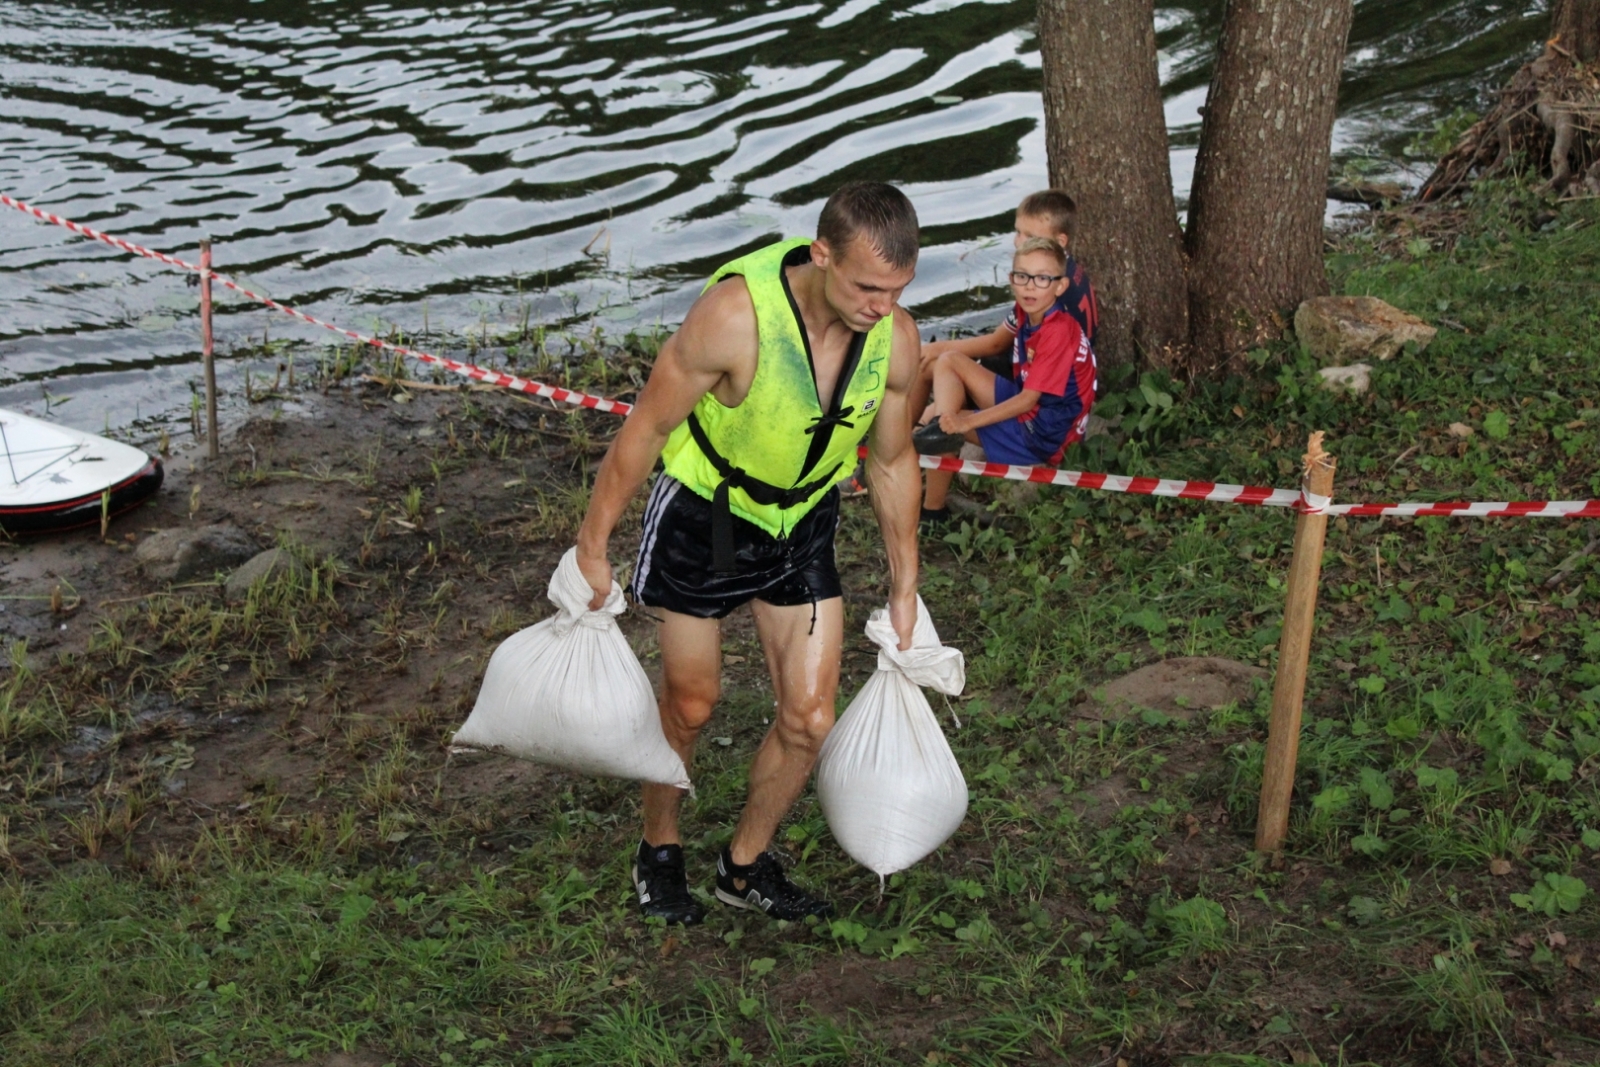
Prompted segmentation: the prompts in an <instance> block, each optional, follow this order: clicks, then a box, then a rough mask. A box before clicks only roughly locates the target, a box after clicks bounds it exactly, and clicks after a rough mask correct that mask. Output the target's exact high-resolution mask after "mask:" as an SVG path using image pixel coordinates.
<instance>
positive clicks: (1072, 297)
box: [1005, 256, 1100, 348]
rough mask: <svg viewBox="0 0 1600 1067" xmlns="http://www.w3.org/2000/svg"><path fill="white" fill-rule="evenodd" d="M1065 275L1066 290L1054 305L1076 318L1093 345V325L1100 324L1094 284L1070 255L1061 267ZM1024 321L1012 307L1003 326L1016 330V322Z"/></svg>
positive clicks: (1011, 330)
mask: <svg viewBox="0 0 1600 1067" xmlns="http://www.w3.org/2000/svg"><path fill="white" fill-rule="evenodd" d="M1061 273H1062V274H1064V275H1066V276H1067V289H1066V292H1064V293H1062V294H1061V295H1060V296H1058V297H1056V307H1058V308H1060V309H1061V310H1062V311H1065V312H1066V313H1067V314H1068V315H1071V316H1072V317H1073V318H1074V319H1077V320H1078V328H1079V329H1081V330H1082V331H1083V335H1084V336H1085V337H1087V338H1088V339H1089V346H1090V347H1091V348H1092V347H1094V331H1095V327H1096V326H1098V325H1099V324H1100V303H1099V301H1098V300H1097V299H1096V298H1095V295H1094V286H1093V285H1090V284H1089V275H1088V274H1086V273H1084V270H1083V268H1082V267H1080V266H1079V265H1078V261H1077V260H1076V259H1074V258H1073V257H1072V256H1068V257H1067V265H1066V266H1065V267H1063V268H1062V269H1061ZM1024 321H1026V318H1025V316H1022V315H1020V314H1019V313H1018V311H1017V309H1016V308H1015V307H1013V308H1012V309H1011V311H1010V312H1009V313H1007V315H1006V322H1005V327H1006V329H1007V330H1009V331H1010V332H1012V333H1016V332H1017V324H1018V323H1019V322H1024Z"/></svg>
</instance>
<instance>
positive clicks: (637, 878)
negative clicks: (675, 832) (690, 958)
mask: <svg viewBox="0 0 1600 1067" xmlns="http://www.w3.org/2000/svg"><path fill="white" fill-rule="evenodd" d="M633 885H634V888H635V889H637V890H638V891H639V910H640V911H641V912H643V913H644V914H645V916H647V917H648V916H652V915H653V916H655V917H656V918H658V919H665V920H666V921H667V922H669V923H679V924H681V925H683V926H695V925H697V924H698V923H700V922H701V920H703V919H704V918H705V917H706V909H705V906H704V905H702V904H701V903H700V902H699V901H698V900H696V899H694V897H692V896H690V895H689V879H688V877H687V876H686V875H685V874H684V873H683V846H682V845H650V844H646V843H645V842H644V841H640V842H639V852H638V854H637V855H635V856H634V858H633Z"/></svg>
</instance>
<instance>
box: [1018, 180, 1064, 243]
mask: <svg viewBox="0 0 1600 1067" xmlns="http://www.w3.org/2000/svg"><path fill="white" fill-rule="evenodd" d="M1017 214H1019V215H1032V216H1033V217H1034V218H1038V219H1044V220H1045V221H1046V222H1048V223H1050V232H1051V233H1052V234H1056V233H1064V234H1066V235H1067V239H1068V240H1071V239H1072V237H1073V234H1074V232H1075V231H1076V230H1077V228H1078V204H1077V202H1076V201H1075V200H1073V199H1072V197H1070V196H1068V195H1067V194H1066V193H1063V192H1062V191H1061V190H1060V189H1041V190H1039V191H1038V192H1037V193H1029V194H1028V195H1027V196H1025V197H1023V198H1022V203H1020V204H1018V205H1017Z"/></svg>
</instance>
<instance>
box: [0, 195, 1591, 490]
mask: <svg viewBox="0 0 1600 1067" xmlns="http://www.w3.org/2000/svg"><path fill="white" fill-rule="evenodd" d="M0 204H4V205H6V206H7V207H13V208H16V209H17V210H18V211H22V212H25V213H27V214H29V215H32V216H34V217H35V218H38V219H42V220H43V221H45V222H49V223H53V224H54V225H56V226H61V227H63V228H65V229H68V230H71V231H72V232H73V233H76V234H79V235H80V236H83V237H88V238H91V239H92V240H96V241H103V242H105V243H106V244H108V245H111V246H112V247H113V248H120V249H121V250H122V251H124V252H131V253H133V254H134V255H136V256H144V257H146V258H147V259H154V260H157V261H159V262H161V263H165V264H167V265H168V266H170V267H177V268H178V269H179V270H185V271H189V272H190V273H191V274H202V273H205V271H204V270H203V269H202V268H201V267H199V266H198V265H196V264H194V263H189V262H187V261H185V260H182V259H178V258H177V257H176V256H169V255H166V254H164V253H161V252H155V251H152V250H150V249H148V248H145V247H143V246H141V245H136V244H134V243H133V242H132V241H125V240H123V239H122V238H120V237H113V236H111V235H110V234H108V233H102V232H100V231H99V230H96V229H94V228H92V227H89V226H85V225H83V224H82V223H77V222H73V221H72V220H71V219H64V218H62V217H61V216H59V215H54V214H51V213H50V212H48V211H44V210H42V209H40V208H36V207H34V206H33V205H32V204H28V203H25V202H23V201H21V200H18V199H16V198H15V197H12V196H7V195H6V194H5V193H0ZM210 274H211V278H212V280H214V281H216V282H218V283H219V284H221V285H225V286H227V287H228V288H229V289H232V290H233V291H234V292H236V293H240V294H242V295H243V296H245V297H247V298H248V299H250V300H254V301H256V302H257V303H259V304H264V305H266V306H267V307H269V308H273V309H274V310H276V311H281V312H283V313H284V314H285V315H289V316H292V317H294V318H297V319H299V320H301V321H302V322H308V323H310V324H311V325H313V326H320V327H322V328H323V329H325V330H331V331H333V332H334V333H337V334H340V335H342V336H344V337H347V338H349V339H350V340H352V341H357V342H360V343H361V344H367V345H372V346H373V347H374V348H381V349H385V350H387V351H390V352H398V353H399V354H401V355H403V356H410V357H411V358H413V359H417V360H421V361H422V362H424V363H431V364H433V365H435V366H438V367H443V368H444V369H445V370H447V371H450V372H451V373H452V374H459V375H462V376H463V377H466V378H471V379H472V380H473V381H479V382H487V383H488V384H490V385H498V386H502V387H504V388H506V389H512V390H515V391H517V392H520V393H527V394H530V395H532V396H540V397H545V398H547V399H549V400H554V401H557V402H559V403H563V404H573V405H576V406H579V407H586V408H593V409H594V410H596V411H609V412H611V413H612V414H613V415H627V414H628V412H630V411H632V410H633V405H632V404H629V403H627V402H625V401H622V400H608V399H607V398H605V397H600V396H591V395H590V394H588V393H580V392H578V391H577V390H575V389H563V388H561V387H560V386H556V385H545V384H543V383H542V382H534V381H529V380H528V379H526V378H519V377H517V376H516V375H512V374H505V373H503V372H501V371H494V370H487V369H485V368H483V367H477V366H474V365H472V364H471V363H462V362H460V361H459V360H454V359H448V358H446V357H444V356H436V355H433V354H432V353H430V352H420V351H418V350H416V349H414V348H407V347H406V346H405V345H397V344H394V343H393V342H391V341H385V340H383V339H382V338H378V337H373V336H371V335H368V334H361V333H357V332H356V331H354V330H347V329H345V328H344V327H342V326H335V325H334V324H333V323H331V322H323V321H322V320H321V319H319V318H315V317H314V316H311V315H307V314H306V313H305V312H303V311H298V310H296V309H295V308H292V307H289V306H288V305H287V304H280V303H279V302H278V301H276V300H273V299H271V298H270V297H265V296H262V295H260V294H259V293H253V292H251V291H250V290H249V289H246V288H245V287H244V286H242V285H240V284H239V283H238V282H235V281H234V280H232V279H231V278H228V277H227V276H225V275H222V274H218V273H217V272H216V271H211V272H210ZM920 461H921V464H922V466H923V467H925V468H927V469H929V470H946V471H954V472H956V473H957V474H969V475H975V476H978V477H983V478H1007V479H1010V480H1012V481H1022V482H1038V483H1041V484H1048V485H1063V486H1067V487H1069V488H1074V489H1100V490H1104V491H1106V492H1110V493H1134V494H1138V495H1142V496H1167V497H1177V498H1179V499H1183V500H1209V501H1214V502H1217V503H1225V504H1253V505H1256V506H1259V507H1279V508H1293V509H1294V510H1296V511H1299V512H1301V513H1303V514H1308V515H1356V516H1380V515H1397V516H1418V515H1439V516H1455V517H1458V518H1459V517H1491V516H1527V517H1543V518H1583V517H1600V500H1523V501H1493V502H1487V503H1465V502H1463V503H1437V504H1433V503H1425V502H1421V501H1411V502H1407V503H1401V504H1334V503H1331V502H1330V501H1329V499H1328V498H1327V497H1320V496H1317V495H1316V494H1315V493H1310V492H1306V491H1305V490H1303V489H1270V488H1266V487H1264V486H1259V485H1225V484H1221V483H1216V482H1191V481H1178V480H1174V479H1170V478H1129V477H1126V476H1124V475H1120V474H1090V473H1086V472H1084V471H1067V470H1055V469H1053V468H1050V467H1020V466H1013V465H1011V464H1007V463H976V462H973V461H970V460H962V459H956V458H954V457H940V456H922V457H920Z"/></svg>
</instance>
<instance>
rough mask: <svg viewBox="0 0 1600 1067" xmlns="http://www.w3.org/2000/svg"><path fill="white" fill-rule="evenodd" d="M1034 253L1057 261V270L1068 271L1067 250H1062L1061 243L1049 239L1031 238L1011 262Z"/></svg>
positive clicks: (1023, 244)
mask: <svg viewBox="0 0 1600 1067" xmlns="http://www.w3.org/2000/svg"><path fill="white" fill-rule="evenodd" d="M1033 252H1040V253H1042V254H1044V255H1047V256H1049V257H1050V258H1051V259H1053V260H1054V261H1055V264H1056V269H1057V270H1066V269H1067V252H1066V249H1064V248H1062V247H1061V245H1060V243H1059V242H1057V241H1052V240H1050V238H1048V237H1030V238H1028V239H1027V240H1026V241H1024V242H1022V246H1021V247H1020V248H1018V249H1017V254H1016V255H1014V256H1012V257H1011V262H1013V263H1015V262H1016V261H1017V260H1019V259H1021V258H1022V257H1023V256H1026V255H1028V254H1030V253H1033Z"/></svg>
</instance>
